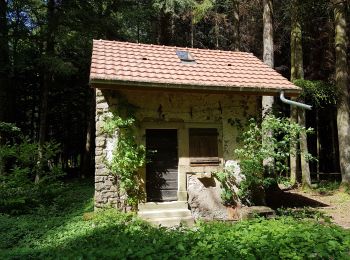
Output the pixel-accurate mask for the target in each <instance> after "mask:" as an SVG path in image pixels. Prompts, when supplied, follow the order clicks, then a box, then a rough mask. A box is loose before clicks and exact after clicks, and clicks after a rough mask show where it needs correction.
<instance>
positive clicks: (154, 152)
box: [146, 129, 178, 201]
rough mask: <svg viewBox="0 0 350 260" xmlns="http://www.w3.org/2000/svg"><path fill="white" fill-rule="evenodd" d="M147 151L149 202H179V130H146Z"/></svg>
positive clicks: (147, 190) (147, 191)
mask: <svg viewBox="0 0 350 260" xmlns="http://www.w3.org/2000/svg"><path fill="white" fill-rule="evenodd" d="M146 149H147V162H148V163H147V165H146V193H147V201H174V200H177V186H178V154H177V130H175V129H148V130H146Z"/></svg>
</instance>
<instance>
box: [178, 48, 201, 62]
mask: <svg viewBox="0 0 350 260" xmlns="http://www.w3.org/2000/svg"><path fill="white" fill-rule="evenodd" d="M176 55H177V57H179V59H180V60H181V61H182V62H186V63H196V60H195V59H194V57H193V56H192V54H191V53H190V52H188V51H179V50H177V51H176Z"/></svg>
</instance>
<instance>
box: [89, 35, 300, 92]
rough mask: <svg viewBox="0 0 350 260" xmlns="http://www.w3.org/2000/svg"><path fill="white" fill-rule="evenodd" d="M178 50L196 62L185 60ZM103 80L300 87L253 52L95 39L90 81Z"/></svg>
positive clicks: (246, 86) (245, 86)
mask: <svg viewBox="0 0 350 260" xmlns="http://www.w3.org/2000/svg"><path fill="white" fill-rule="evenodd" d="M177 50H185V51H189V52H190V53H191V55H192V57H193V58H194V59H195V63H185V62H182V61H181V60H180V59H179V58H178V56H177V55H176V51H177ZM104 80H108V81H115V82H121V81H125V82H129V83H132V82H135V83H139V82H146V83H154V84H168V85H169V84H171V85H181V84H185V85H189V86H191V85H193V86H199V85H200V86H203V87H205V86H211V87H228V88H230V87H231V88H244V89H258V90H259V89H260V90H264V89H268V90H270V91H273V90H275V91H279V90H281V89H283V90H287V91H292V92H294V93H296V92H299V91H300V89H299V88H298V87H297V86H295V85H294V84H292V83H291V82H289V81H288V80H287V79H286V78H284V77H283V76H281V75H280V74H279V73H277V72H276V71H275V70H273V69H272V68H270V67H269V66H267V65H266V64H264V63H263V62H262V61H261V60H259V59H258V58H257V57H255V56H254V55H253V54H251V53H246V52H233V51H218V50H206V49H192V48H182V47H170V46H161V45H147V44H137V43H129V42H117V41H104V40H94V42H93V53H92V62H91V71H90V81H91V82H92V83H94V82H103V81H104Z"/></svg>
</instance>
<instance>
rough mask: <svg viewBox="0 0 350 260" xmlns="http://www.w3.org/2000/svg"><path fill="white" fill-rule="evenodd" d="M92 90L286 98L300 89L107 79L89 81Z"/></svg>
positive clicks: (297, 92) (296, 94)
mask: <svg viewBox="0 0 350 260" xmlns="http://www.w3.org/2000/svg"><path fill="white" fill-rule="evenodd" d="M90 86H91V87H92V88H101V89H118V90H121V89H138V90H143V89H144V90H149V89H157V90H177V91H181V90H182V91H193V92H207V93H241V94H250V95H259V96H270V95H271V96H274V95H277V94H279V93H280V92H281V90H283V91H284V93H285V95H286V96H299V95H300V93H301V89H290V88H284V87H281V88H269V87H263V88H262V87H246V86H216V85H190V84H173V83H160V82H157V83H156V82H143V81H125V80H107V79H90Z"/></svg>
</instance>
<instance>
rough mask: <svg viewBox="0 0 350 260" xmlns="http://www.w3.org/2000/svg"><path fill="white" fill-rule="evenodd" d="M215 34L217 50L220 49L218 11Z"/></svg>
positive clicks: (216, 13)
mask: <svg viewBox="0 0 350 260" xmlns="http://www.w3.org/2000/svg"><path fill="white" fill-rule="evenodd" d="M214 34H215V48H216V49H219V36H220V28H219V14H218V12H217V10H216V11H215V27H214Z"/></svg>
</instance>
